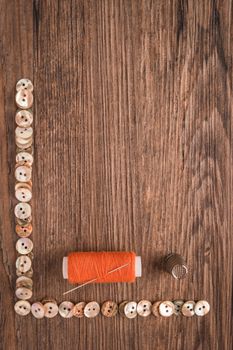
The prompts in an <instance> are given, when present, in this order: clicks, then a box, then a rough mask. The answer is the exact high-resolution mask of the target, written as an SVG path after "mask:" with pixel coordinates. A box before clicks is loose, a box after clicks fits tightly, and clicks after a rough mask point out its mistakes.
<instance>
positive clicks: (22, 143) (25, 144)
mask: <svg viewBox="0 0 233 350" xmlns="http://www.w3.org/2000/svg"><path fill="white" fill-rule="evenodd" d="M32 142H33V139H32V138H30V139H28V140H24V139H20V138H16V139H15V144H16V146H17V147H18V148H19V149H20V151H26V150H27V149H28V148H29V147H31V145H32Z"/></svg>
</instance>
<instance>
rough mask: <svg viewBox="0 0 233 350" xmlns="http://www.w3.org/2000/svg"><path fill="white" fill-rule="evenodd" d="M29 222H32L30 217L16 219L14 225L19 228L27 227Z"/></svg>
mask: <svg viewBox="0 0 233 350" xmlns="http://www.w3.org/2000/svg"><path fill="white" fill-rule="evenodd" d="M30 222H32V216H29V217H28V218H27V219H19V218H17V217H16V223H17V224H18V225H21V226H27V225H28V224H29V223H30Z"/></svg>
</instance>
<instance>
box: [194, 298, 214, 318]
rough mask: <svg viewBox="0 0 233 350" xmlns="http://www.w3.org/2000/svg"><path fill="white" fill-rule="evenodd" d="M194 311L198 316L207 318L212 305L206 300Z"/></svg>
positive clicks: (199, 303) (200, 301)
mask: <svg viewBox="0 0 233 350" xmlns="http://www.w3.org/2000/svg"><path fill="white" fill-rule="evenodd" d="M194 311H195V314H196V315H197V316H205V315H206V314H208V312H209V311H210V304H209V303H208V302H207V301H206V300H199V301H198V302H197V303H196V305H195V309H194Z"/></svg>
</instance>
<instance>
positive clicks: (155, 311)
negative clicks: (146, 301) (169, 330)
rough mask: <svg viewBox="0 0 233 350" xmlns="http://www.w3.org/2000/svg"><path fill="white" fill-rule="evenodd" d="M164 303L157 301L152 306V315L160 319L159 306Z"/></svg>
mask: <svg viewBox="0 0 233 350" xmlns="http://www.w3.org/2000/svg"><path fill="white" fill-rule="evenodd" d="M161 303H162V301H161V300H160V301H156V302H155V303H154V304H153V305H152V309H151V311H152V314H153V315H154V316H155V317H159V316H160V313H159V305H160V304H161Z"/></svg>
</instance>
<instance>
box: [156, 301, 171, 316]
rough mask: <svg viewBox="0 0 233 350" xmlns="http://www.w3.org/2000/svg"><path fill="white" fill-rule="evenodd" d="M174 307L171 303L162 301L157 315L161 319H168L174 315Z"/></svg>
mask: <svg viewBox="0 0 233 350" xmlns="http://www.w3.org/2000/svg"><path fill="white" fill-rule="evenodd" d="M174 311H175V306H174V304H173V303H172V302H171V301H163V302H162V303H161V304H160V305H159V313H160V315H161V316H163V317H170V316H171V315H173V314H174Z"/></svg>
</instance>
